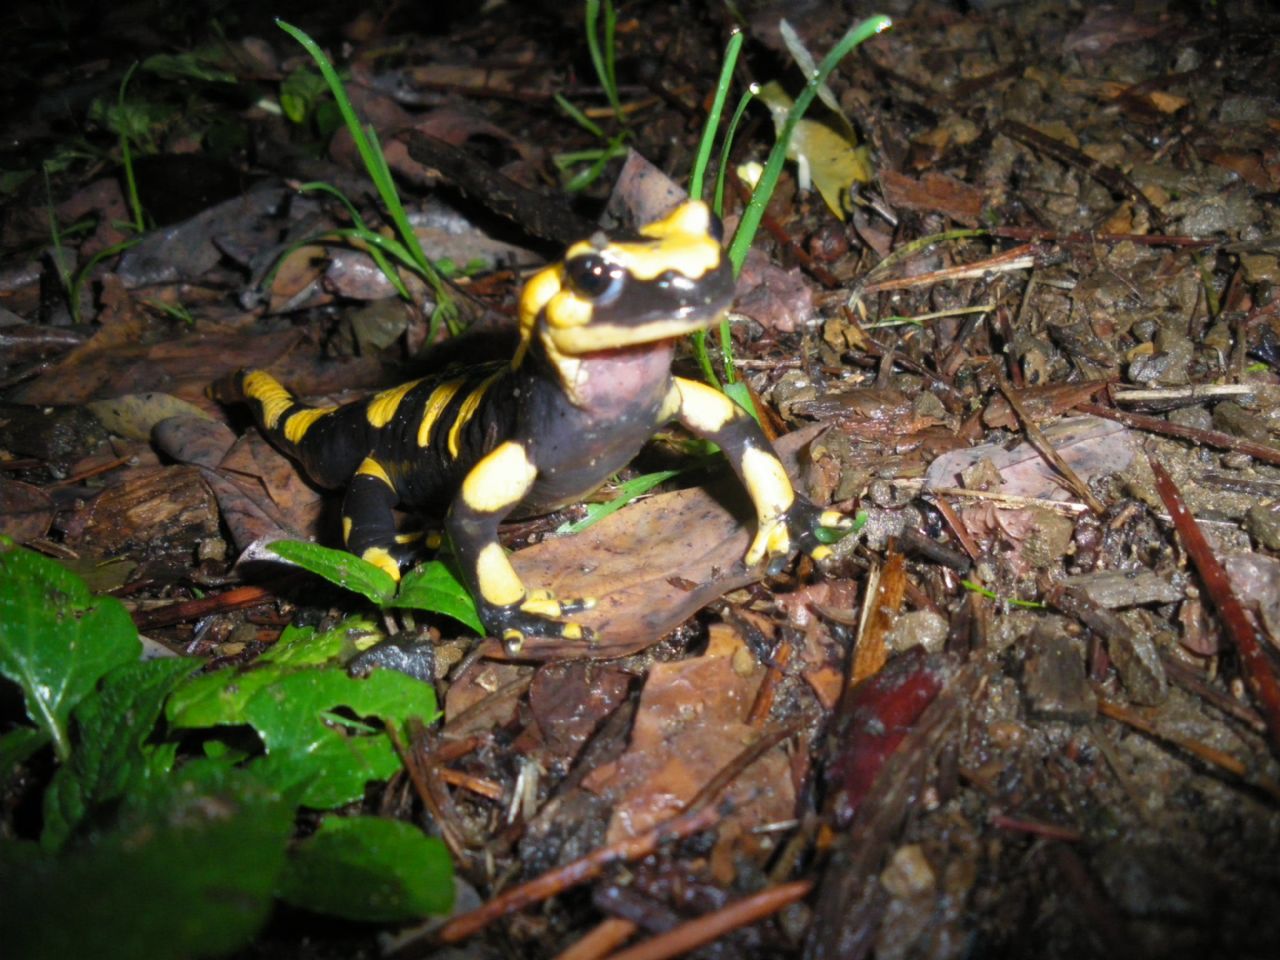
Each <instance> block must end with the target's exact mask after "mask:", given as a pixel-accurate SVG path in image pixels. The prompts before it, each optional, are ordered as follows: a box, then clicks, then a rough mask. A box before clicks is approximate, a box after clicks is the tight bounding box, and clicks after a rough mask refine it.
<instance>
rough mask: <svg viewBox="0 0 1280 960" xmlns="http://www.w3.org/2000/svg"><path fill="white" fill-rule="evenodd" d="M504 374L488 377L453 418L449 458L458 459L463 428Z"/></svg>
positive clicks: (500, 372) (450, 431)
mask: <svg viewBox="0 0 1280 960" xmlns="http://www.w3.org/2000/svg"><path fill="white" fill-rule="evenodd" d="M503 372H504V371H502V370H499V371H498V372H497V373H494V374H492V375H490V376H488V377H486V378H485V379H484V380H483V381H482V382H481V383H480V385H479V386H478V387H476V388H475V389H474V390H472V391H471V392H470V393H469V394H467V399H465V400H463V401H462V406H460V407H459V408H458V413H457V416H455V417H454V418H453V426H451V427H450V428H449V456H451V457H453V458H454V459H455V460H456V459H457V458H458V450H459V448H460V447H459V445H460V443H461V439H462V428H463V427H465V426H466V425H467V421H468V420H470V419H471V418H472V417H473V416H475V412H476V410H477V409H478V408H479V406H480V401H481V400H483V399H484V394H485V391H486V390H488V389H489V388H490V387H491V386H493V381H495V380H497V379H498V377H500V376H502V374H503Z"/></svg>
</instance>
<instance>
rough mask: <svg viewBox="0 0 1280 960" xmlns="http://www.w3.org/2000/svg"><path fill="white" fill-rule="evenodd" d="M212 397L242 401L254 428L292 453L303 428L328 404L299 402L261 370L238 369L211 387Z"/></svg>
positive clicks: (320, 413) (274, 379) (225, 400)
mask: <svg viewBox="0 0 1280 960" xmlns="http://www.w3.org/2000/svg"><path fill="white" fill-rule="evenodd" d="M212 393H213V397H214V399H215V400H219V401H221V402H223V403H246V404H248V405H249V408H250V409H251V410H252V411H253V419H254V420H255V421H256V422H257V424H258V429H259V430H261V431H262V432H263V434H264V435H266V436H267V438H268V439H270V440H271V441H272V442H273V443H274V444H276V445H277V446H278V447H280V448H281V449H283V450H284V451H286V452H288V453H296V452H297V451H298V449H299V447H298V444H299V442H300V441H301V440H302V438H303V436H304V435H305V434H306V432H307V430H308V429H309V428H310V427H311V425H312V424H313V423H315V421H316V420H317V419H319V418H320V417H322V416H324V415H325V414H327V413H329V412H331V410H332V408H331V407H326V408H320V407H312V406H309V405H308V404H305V403H303V402H302V401H300V400H299V399H298V398H297V397H295V396H294V395H293V394H292V393H290V392H289V391H288V390H287V389H286V388H285V386H284V385H283V384H282V383H281V382H280V381H279V380H277V379H276V378H275V377H273V376H271V374H269V373H267V372H266V371H264V370H240V371H238V372H236V373H234V374H232V375H231V376H229V377H224V378H223V379H222V380H220V381H218V382H217V383H215V384H214V386H213V391H212Z"/></svg>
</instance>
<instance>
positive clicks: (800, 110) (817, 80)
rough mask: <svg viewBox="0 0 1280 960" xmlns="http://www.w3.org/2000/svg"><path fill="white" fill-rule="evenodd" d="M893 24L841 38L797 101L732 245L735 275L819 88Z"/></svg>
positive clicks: (884, 20) (866, 25)
mask: <svg viewBox="0 0 1280 960" xmlns="http://www.w3.org/2000/svg"><path fill="white" fill-rule="evenodd" d="M892 23H893V22H892V21H891V20H890V19H889V18H888V17H886V16H883V15H880V16H874V17H870V18H868V19H866V20H864V21H862V23H860V24H858V25H856V26H854V27H852V28H851V29H850V30H849V32H848V33H846V34H845V35H844V36H843V37H841V38H840V42H839V43H837V44H836V45H835V46H834V47H832V48H831V51H830V52H829V53H828V54H827V55H826V56H825V57H823V59H822V63H821V64H819V65H818V72H817V73H815V74H814V75H813V76H812V77H810V78H809V82H808V83H807V84H805V88H804V90H802V91H801V92H800V95H799V96H798V97H796V102H795V104H794V105H793V106H792V107H791V111H790V112H789V113H788V114H787V121H786V123H785V124H783V127H782V130H781V131H780V132H779V134H778V139H777V140H776V141H775V142H774V144H773V149H772V150H770V151H769V159H768V161H767V162H766V163H765V167H764V173H763V174H761V176H760V182H759V183H758V184H757V185H756V189H755V190H754V191H753V192H752V194H751V201H750V202H749V203H748V204H747V208H746V209H745V210H744V211H743V212H742V220H741V222H739V224H738V230H737V232H736V233H735V234H734V235H733V242H732V243H730V244H729V260H730V262H731V263H732V264H733V269H734V273H737V272H739V271H740V270H741V269H742V263H743V261H744V260H746V258H747V251H748V250H749V249H751V242H752V240H754V239H755V235H756V231H757V230H758V229H759V228H760V221H761V219H763V217H764V211H765V207H766V206H767V205H768V203H769V198H770V197H772V196H773V188H774V187H775V186H776V185H777V183H778V176H779V175H780V174H781V173H782V165H783V162H784V161H785V160H786V158H787V144H789V143H790V142H791V137H792V134H793V133H794V132H795V128H796V124H797V123H799V122H800V118H801V117H803V116H804V114H805V111H806V110H808V109H809V105H810V104H811V103H813V98H814V97H815V96H816V95H817V92H818V88H819V86H821V85H822V84H823V83H825V82H826V80H827V77H829V76H830V75H831V71H832V70H834V69H835V68H836V65H837V64H838V63H839V62H840V61H841V60H843V59H844V58H845V57H846V56H847V55H848V54H849V53H850V51H852V50H853V49H854V47H856V46H858V45H859V44H860V43H863V42H864V41H866V40H868V39H869V38H871V37H873V36H875V34H877V33H880V32H881V31H882V30H887V29H888V28H889V27H890V26H892Z"/></svg>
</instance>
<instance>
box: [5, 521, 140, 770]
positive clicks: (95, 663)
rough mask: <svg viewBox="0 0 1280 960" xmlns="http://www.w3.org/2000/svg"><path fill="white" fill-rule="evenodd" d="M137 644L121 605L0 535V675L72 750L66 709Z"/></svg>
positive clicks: (58, 742) (65, 753)
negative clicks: (15, 688) (91, 592)
mask: <svg viewBox="0 0 1280 960" xmlns="http://www.w3.org/2000/svg"><path fill="white" fill-rule="evenodd" d="M141 649H142V645H141V644H140V643H139V642H138V633H137V631H136V630H135V629H134V627H133V622H132V621H131V620H130V619H129V614H128V613H126V612H125V609H124V606H123V605H122V604H121V603H120V601H119V600H116V599H115V598H113V597H94V596H92V595H91V594H90V593H89V590H88V588H87V587H85V585H84V581H82V580H81V579H80V578H79V577H77V576H75V575H74V574H71V573H69V572H67V571H66V570H64V569H63V568H62V567H60V566H59V565H58V564H57V563H55V562H54V561H52V560H49V559H47V558H45V557H41V556H39V555H38V554H35V553H32V552H31V551H29V550H22V549H19V548H18V547H16V546H15V545H14V543H13V541H12V540H10V539H9V538H8V537H0V674H4V676H6V677H8V678H9V679H10V680H12V681H14V682H15V683H16V684H18V686H20V687H21V688H22V692H23V695H24V696H25V698H26V705H27V716H29V717H30V718H31V721H32V722H33V723H35V725H36V726H37V727H39V728H40V729H41V730H43V731H45V732H46V733H47V734H48V735H49V737H50V739H51V740H52V741H53V746H54V750H55V751H56V753H57V755H58V758H59V759H60V760H64V761H65V760H67V759H68V758H69V757H70V756H71V741H70V737H69V736H68V731H67V721H68V719H69V718H70V716H71V711H72V709H73V708H74V707H75V706H76V704H78V703H79V702H80V701H81V700H82V699H83V698H84V697H85V696H86V695H88V694H89V693H90V692H91V691H92V690H93V687H94V685H95V684H96V683H97V682H98V680H99V679H100V678H101V677H102V676H103V675H104V674H105V673H107V671H109V670H111V669H112V668H113V667H117V666H120V665H121V664H125V663H129V662H130V661H132V660H136V659H138V655H139V653H140V652H141Z"/></svg>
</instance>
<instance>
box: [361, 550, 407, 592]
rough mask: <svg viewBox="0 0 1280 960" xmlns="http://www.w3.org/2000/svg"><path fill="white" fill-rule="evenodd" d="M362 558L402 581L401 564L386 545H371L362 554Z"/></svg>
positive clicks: (396, 579) (392, 577)
mask: <svg viewBox="0 0 1280 960" xmlns="http://www.w3.org/2000/svg"><path fill="white" fill-rule="evenodd" d="M360 559H361V560H363V561H364V562H365V563H372V564H373V565H374V566H375V567H377V568H378V569H379V570H381V571H383V572H384V573H386V574H388V575H390V577H391V579H392V580H395V581H396V582H397V583H399V582H400V564H398V563H396V561H395V559H394V558H393V557H392V556H391V554H390V553H389V552H388V551H387V548H386V547H370V548H369V549H368V550H366V551H365V552H364V553H362V554H360Z"/></svg>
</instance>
